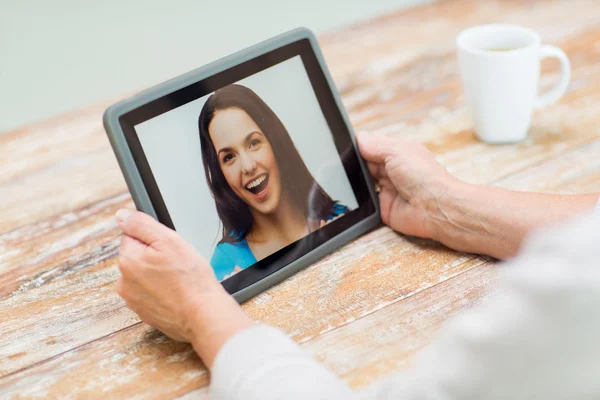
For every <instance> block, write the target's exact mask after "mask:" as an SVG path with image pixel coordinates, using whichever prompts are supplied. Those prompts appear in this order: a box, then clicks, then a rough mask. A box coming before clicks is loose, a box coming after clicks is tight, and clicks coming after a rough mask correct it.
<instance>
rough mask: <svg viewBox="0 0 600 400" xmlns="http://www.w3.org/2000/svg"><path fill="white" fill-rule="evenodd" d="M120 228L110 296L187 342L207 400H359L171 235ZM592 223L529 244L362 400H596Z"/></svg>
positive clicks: (148, 224) (146, 226)
mask: <svg viewBox="0 0 600 400" xmlns="http://www.w3.org/2000/svg"><path fill="white" fill-rule="evenodd" d="M123 217H124V216H123V215H121V217H120V218H119V221H120V222H119V223H120V225H121V226H122V227H123V231H124V235H123V242H122V245H121V253H120V256H119V267H120V270H121V273H122V277H121V278H120V279H119V282H118V284H117V291H118V292H119V294H120V295H121V296H122V297H123V298H124V299H125V300H126V302H127V305H128V307H130V308H131V309H132V310H134V311H135V312H137V313H138V314H139V316H140V317H141V318H142V320H143V321H144V322H146V323H148V324H150V325H151V326H154V327H156V328H158V329H160V330H161V331H163V332H165V333H166V334H167V335H169V336H171V337H173V338H175V339H178V340H185V341H190V342H192V344H193V346H194V349H195V350H196V351H197V352H198V354H199V356H200V357H201V358H202V359H203V360H204V362H205V363H206V365H207V366H208V367H209V368H211V370H212V385H211V392H212V398H214V399H216V400H218V399H227V400H234V399H244V400H254V399H256V400H258V399H260V400H270V399H280V398H285V399H292V400H294V399H308V398H310V399H338V398H339V399H353V398H356V396H357V394H355V393H353V392H352V391H351V390H350V389H349V388H348V387H347V386H346V385H345V384H344V383H343V382H342V381H341V380H339V379H338V378H337V377H335V376H334V375H333V374H331V373H330V372H328V371H327V370H326V369H324V368H323V367H322V366H321V365H319V364H318V363H317V362H316V361H314V360H312V359H311V358H310V357H309V356H308V355H306V354H305V353H304V352H302V351H301V350H300V348H299V347H298V346H297V345H296V344H294V343H293V342H292V341H291V340H290V339H288V338H287V337H286V336H285V335H284V334H283V333H281V332H279V331H277V330H275V329H273V328H268V327H263V326H256V325H255V324H254V323H253V322H252V321H251V320H250V319H249V318H248V317H247V316H246V315H245V314H244V313H243V312H242V310H241V308H240V307H239V306H238V305H237V303H236V302H235V301H234V300H233V299H232V298H231V297H230V296H228V295H227V294H226V292H225V291H224V290H223V289H222V286H221V285H219V284H218V282H217V280H216V279H215V277H214V274H212V270H211V269H210V266H209V265H208V263H206V261H205V260H204V259H203V258H202V257H200V256H199V255H198V254H197V253H195V252H194V251H193V248H192V247H191V246H190V245H188V244H187V243H186V242H185V241H183V239H181V238H180V237H179V236H178V235H177V234H176V233H175V232H173V231H171V230H170V229H168V228H166V227H164V226H163V225H161V224H159V223H158V222H156V221H154V220H153V219H152V218H151V217H149V216H147V215H144V214H141V213H134V214H131V215H129V216H127V217H125V218H123ZM598 221H600V220H599V219H597V220H592V219H588V220H587V221H583V222H582V221H578V222H576V223H572V224H570V225H568V226H566V227H565V228H563V229H562V230H554V231H550V232H548V233H545V234H544V235H539V236H538V237H536V238H535V239H534V240H532V241H530V243H529V245H527V246H526V248H525V251H524V252H523V254H522V255H521V256H520V257H519V258H518V259H515V260H514V261H513V262H512V264H510V265H508V266H506V267H505V268H504V269H503V271H504V274H505V276H504V277H503V279H502V281H501V282H502V286H501V289H500V290H499V291H498V293H497V294H496V295H495V296H493V297H492V298H491V299H489V301H487V302H486V303H484V304H483V305H481V306H479V307H477V308H475V309H473V310H471V311H468V312H466V313H464V314H463V315H462V316H459V317H458V318H455V319H454V321H453V322H451V323H450V324H449V325H448V326H447V327H446V328H445V329H444V330H443V331H442V334H441V335H440V338H439V339H438V340H437V341H436V342H435V343H434V344H433V345H432V346H431V347H430V348H429V350H428V351H427V352H426V353H425V354H424V355H423V356H422V357H421V358H420V361H419V362H418V363H417V367H416V368H415V369H414V370H413V371H411V372H409V373H407V374H406V375H404V376H398V377H395V378H392V379H389V380H387V381H386V382H384V383H383V384H382V385H378V386H377V387H376V388H375V389H374V390H373V391H369V392H368V393H365V394H364V397H363V396H361V398H371V399H378V400H387V399H396V398H403V399H407V400H408V399H415V400H416V399H422V400H427V399H432V400H433V399H445V400H454V399H456V400H458V399H461V400H463V399H480V398H487V399H506V398H544V399H561V398H598V396H599V395H600V379H598V371H600V357H599V354H600V342H599V341H598V340H597V338H598V337H600V269H599V268H598V260H599V259H600V248H599V247H598V243H600V223H599V222H598Z"/></svg>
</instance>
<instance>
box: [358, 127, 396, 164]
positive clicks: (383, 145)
mask: <svg viewBox="0 0 600 400" xmlns="http://www.w3.org/2000/svg"><path fill="white" fill-rule="evenodd" d="M403 143H405V142H404V141H403V140H400V139H397V138H392V137H389V136H372V135H371V134H369V133H363V132H361V133H360V134H359V136H358V149H359V150H360V154H361V156H363V158H364V159H365V160H367V161H370V162H374V163H384V162H385V159H386V157H388V156H391V155H393V154H394V153H395V152H396V149H397V147H398V146H399V145H402V144H403Z"/></svg>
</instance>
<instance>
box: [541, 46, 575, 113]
mask: <svg viewBox="0 0 600 400" xmlns="http://www.w3.org/2000/svg"><path fill="white" fill-rule="evenodd" d="M544 58H558V60H559V61H560V82H558V84H557V85H556V86H554V87H553V88H552V89H550V91H548V93H546V94H543V95H541V96H538V97H537V99H536V101H535V106H536V108H540V107H544V106H547V105H549V104H552V103H554V102H555V101H557V100H558V99H560V98H561V97H562V96H563V94H565V92H566V91H567V86H569V80H570V79H571V63H569V58H568V57H567V55H566V54H565V52H564V51H562V50H561V49H559V48H558V47H556V46H550V45H547V44H545V45H542V46H541V47H540V60H543V59H544Z"/></svg>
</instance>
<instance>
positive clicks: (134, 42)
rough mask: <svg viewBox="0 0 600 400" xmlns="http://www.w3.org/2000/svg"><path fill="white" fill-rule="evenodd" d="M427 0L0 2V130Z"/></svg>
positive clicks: (16, 0)
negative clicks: (268, 42) (291, 33)
mask: <svg viewBox="0 0 600 400" xmlns="http://www.w3.org/2000/svg"><path fill="white" fill-rule="evenodd" d="M427 1H428V0H251V1H250V0H230V1H221V0H169V1H166V0H102V1H99V0H0V132H4V131H7V130H11V129H14V128H17V127H19V126H21V125H24V124H27V123H31V122H34V121H38V120H43V119H46V118H49V117H51V116H53V115H56V114H59V113H62V112H65V111H68V110H72V109H75V108H79V107H85V106H86V105H89V104H92V103H95V102H98V101H101V100H104V99H113V98H116V97H119V96H122V95H124V94H127V93H131V92H133V91H136V90H139V89H141V88H144V87H148V86H150V85H153V84H156V83H158V82H161V81H163V80H166V79H168V78H171V77H173V76H176V75H179V74H181V73H183V72H186V71H189V70H192V69H194V68H196V67H199V66H201V65H203V64H206V63H208V62H210V61H213V60H215V59H217V58H220V57H222V56H225V55H227V54H229V53H232V52H234V51H236V50H239V49H242V48H244V47H247V46H249V45H251V44H254V43H256V42H258V41H260V40H263V39H266V38H268V37H270V36H274V35H276V34H278V33H281V32H283V31H286V30H289V29H292V28H295V27H298V26H306V27H308V28H310V29H312V30H314V31H315V32H316V33H322V32H324V31H326V30H331V29H335V28H339V27H342V26H344V25H347V24H350V23H354V22H357V21H360V20H364V19H367V18H372V17H375V16H376V15H378V14H381V13H385V12H388V11H391V10H395V9H400V8H405V7H409V6H413V5H416V4H421V3H425V2H427Z"/></svg>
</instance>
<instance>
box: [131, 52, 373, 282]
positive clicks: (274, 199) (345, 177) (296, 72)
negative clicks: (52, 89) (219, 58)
mask: <svg viewBox="0 0 600 400" xmlns="http://www.w3.org/2000/svg"><path fill="white" fill-rule="evenodd" d="M252 61H253V62H254V66H252V65H247V66H246V68H245V69H244V70H239V69H238V73H237V76H239V77H241V79H235V77H236V74H234V73H231V74H229V75H223V74H221V75H220V76H215V77H212V78H211V79H209V80H207V81H205V82H200V83H199V84H197V85H192V86H190V87H187V88H184V89H182V90H180V91H179V92H174V93H172V94H170V95H168V96H165V97H163V98H161V99H159V100H158V101H155V102H153V103H149V104H148V105H146V106H145V108H143V107H142V109H138V110H135V112H133V113H130V114H131V115H125V116H124V118H123V119H122V121H121V123H122V125H123V128H124V131H125V133H126V136H127V140H128V142H129V144H130V147H131V149H132V152H133V153H134V155H136V162H137V163H138V168H139V169H140V171H141V173H142V178H143V180H144V183H145V186H146V187H147V188H149V190H148V191H149V194H150V197H151V199H152V202H153V205H154V208H155V209H156V211H157V215H158V216H159V219H160V220H161V222H163V223H165V224H166V225H169V226H171V227H173V228H174V229H176V230H177V232H178V233H179V234H181V235H182V237H183V238H184V239H186V240H187V241H189V242H190V243H192V244H193V245H194V246H195V247H196V248H197V250H198V251H199V252H200V253H201V254H202V255H203V256H204V257H206V258H207V259H208V260H209V261H210V264H211V266H212V268H213V269H214V271H215V274H216V276H217V278H218V279H219V280H221V281H223V284H224V286H225V287H226V288H227V289H228V290H229V291H230V292H235V291H236V290H239V289H240V288H243V287H245V286H247V285H248V284H251V283H253V282H256V281H257V280H259V279H261V278H262V277H264V276H266V275H268V274H270V273H272V272H274V271H276V270H277V269H279V268H281V267H283V266H285V265H286V264H288V263H289V262H291V261H293V260H294V259H296V258H298V257H301V256H302V255H304V254H306V253H308V252H309V251H310V250H311V249H312V248H314V247H315V246H318V245H320V244H322V243H324V242H326V241H327V240H328V238H331V237H333V236H335V235H336V234H339V233H340V232H342V231H343V230H344V229H347V228H348V227H350V226H351V225H352V224H353V223H355V222H356V221H357V220H359V219H360V218H362V217H363V216H364V215H366V214H368V213H372V212H373V211H374V208H373V206H372V203H368V206H369V207H365V206H364V205H365V204H367V203H365V199H367V198H368V197H369V196H368V194H367V193H366V185H365V183H364V178H363V179H362V180H361V179H360V176H359V175H360V173H359V170H360V168H357V167H358V161H357V156H356V153H355V151H354V148H353V146H352V143H351V140H350V137H349V133H348V132H347V128H346V129H345V131H344V132H342V131H341V129H340V127H344V126H345V125H344V123H343V121H341V119H340V115H339V110H338V111H337V114H336V115H332V113H334V114H335V110H334V108H335V107H333V106H335V105H334V104H333V103H332V102H331V101H330V100H328V99H325V98H324V97H326V95H327V93H328V92H327V90H325V88H323V85H320V84H319V83H318V82H316V81H315V79H318V78H319V74H318V72H319V71H320V69H319V70H318V71H317V70H316V68H311V63H310V59H308V60H307V58H306V55H305V56H304V57H302V55H301V54H293V53H291V54H290V52H288V53H286V54H282V55H281V60H280V61H278V62H275V61H276V60H275V59H273V57H272V58H271V60H269V63H270V64H272V65H265V64H266V60H264V59H263V60H262V61H263V62H262V63H259V64H257V63H256V62H257V60H256V59H255V60H252ZM258 61H260V60H258ZM252 70H254V72H252ZM311 70H312V71H311ZM250 72H252V73H250ZM320 77H321V78H322V74H321V75H320ZM319 92H321V93H319ZM329 93H330V92H329ZM324 104H328V105H326V106H324ZM336 110H337V109H336ZM336 117H337V118H338V119H337V120H336ZM128 128H129V129H128ZM334 130H335V131H334ZM136 153H137V154H136ZM366 208H368V209H366ZM361 209H362V212H361ZM228 286H229V287H228Z"/></svg>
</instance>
